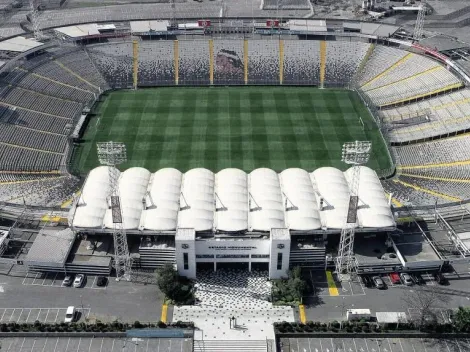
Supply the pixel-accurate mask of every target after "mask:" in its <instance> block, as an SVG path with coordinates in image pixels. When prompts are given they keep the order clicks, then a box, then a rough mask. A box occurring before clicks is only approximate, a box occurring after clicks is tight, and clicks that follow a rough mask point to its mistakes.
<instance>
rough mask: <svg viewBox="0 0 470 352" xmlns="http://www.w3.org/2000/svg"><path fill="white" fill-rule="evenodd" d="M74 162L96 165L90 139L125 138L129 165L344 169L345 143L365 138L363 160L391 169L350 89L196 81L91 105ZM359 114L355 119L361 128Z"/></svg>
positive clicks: (120, 93) (79, 165) (119, 94)
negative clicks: (368, 146)
mask: <svg viewBox="0 0 470 352" xmlns="http://www.w3.org/2000/svg"><path fill="white" fill-rule="evenodd" d="M96 111H97V115H96V116H94V117H93V118H92V119H91V120H90V121H89V124H88V127H87V130H86V132H85V134H84V136H83V140H84V142H83V143H81V145H80V146H79V147H78V149H77V150H76V151H75V155H74V158H73V166H74V168H75V169H77V168H78V169H79V170H80V172H81V173H86V172H87V171H89V170H90V169H92V168H94V167H96V166H98V165H99V163H98V159H97V155H96V143H97V142H103V141H110V140H112V141H116V142H124V143H125V144H126V146H127V153H128V162H127V163H126V164H123V165H122V168H123V169H125V168H127V167H131V166H142V167H145V168H147V169H149V170H150V171H156V170H158V169H160V168H164V167H175V168H177V169H179V170H181V171H186V170H189V169H192V168H196V167H205V168H208V169H210V170H212V171H218V170H220V169H223V168H228V167H235V168H240V169H242V170H245V171H247V172H248V171H251V170H253V169H255V168H259V167H268V168H272V169H274V170H276V171H281V170H284V169H286V168H290V167H300V168H303V169H306V170H308V171H312V170H314V169H316V168H318V167H321V166H334V167H338V168H341V169H345V168H346V167H345V165H344V164H343V163H342V162H341V161H340V159H341V147H342V144H343V143H344V142H347V141H354V140H371V141H372V146H373V154H372V157H371V159H370V161H369V166H370V167H372V168H374V169H385V168H388V167H390V163H389V158H388V153H387V149H386V146H385V144H384V142H383V140H382V138H381V136H380V133H379V131H378V129H377V127H376V125H375V124H374V122H373V120H372V117H371V116H370V114H369V112H368V111H367V109H366V108H365V107H364V106H363V104H362V103H361V101H360V98H359V97H358V96H357V95H356V93H354V92H350V91H346V90H330V89H323V90H320V89H316V88H311V87H213V88H210V87H207V88H204V87H202V88H201V87H198V88H178V87H172V88H152V89H141V90H137V91H124V90H122V91H116V92H112V93H110V94H109V96H108V97H107V98H105V100H104V102H102V103H100V105H99V106H98V107H97V109H96ZM359 117H362V119H363V121H364V124H365V126H366V128H365V129H363V128H362V126H361V124H360V122H359Z"/></svg>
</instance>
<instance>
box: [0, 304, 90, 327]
mask: <svg viewBox="0 0 470 352" xmlns="http://www.w3.org/2000/svg"><path fill="white" fill-rule="evenodd" d="M75 309H76V311H77V312H78V313H77V318H79V320H81V319H85V318H87V317H88V316H89V315H90V309H89V308H81V307H75ZM66 310H67V307H65V308H0V323H9V322H15V323H34V322H35V321H36V320H38V321H40V322H43V323H56V322H62V321H63V320H64V318H65V312H66Z"/></svg>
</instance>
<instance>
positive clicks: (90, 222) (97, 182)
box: [72, 166, 119, 228]
mask: <svg viewBox="0 0 470 352" xmlns="http://www.w3.org/2000/svg"><path fill="white" fill-rule="evenodd" d="M117 172H119V171H117ZM109 188H110V186H109V174H108V166H100V167H97V168H95V169H93V170H91V171H90V173H89V174H88V177H87V179H86V182H85V184H84V185H83V188H82V193H81V194H80V198H79V200H78V203H77V207H76V210H75V215H74V218H73V222H72V225H73V226H77V227H85V228H101V227H103V219H104V216H105V214H106V210H107V209H108V203H107V199H106V197H107V196H108V193H109Z"/></svg>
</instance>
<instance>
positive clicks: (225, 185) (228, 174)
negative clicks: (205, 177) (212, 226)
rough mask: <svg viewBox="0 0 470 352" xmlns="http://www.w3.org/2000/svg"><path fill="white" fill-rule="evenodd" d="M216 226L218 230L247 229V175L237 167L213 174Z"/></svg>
mask: <svg viewBox="0 0 470 352" xmlns="http://www.w3.org/2000/svg"><path fill="white" fill-rule="evenodd" d="M215 193H216V228H217V230H220V231H228V232H234V231H246V230H247V229H248V177H247V175H246V173H245V172H244V171H242V170H239V169H224V170H222V171H220V172H218V173H217V175H216V176H215Z"/></svg>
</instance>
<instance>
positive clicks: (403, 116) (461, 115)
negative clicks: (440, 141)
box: [379, 89, 470, 142]
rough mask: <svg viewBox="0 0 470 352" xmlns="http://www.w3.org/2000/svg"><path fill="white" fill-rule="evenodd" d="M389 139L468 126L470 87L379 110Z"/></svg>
mask: <svg viewBox="0 0 470 352" xmlns="http://www.w3.org/2000/svg"><path fill="white" fill-rule="evenodd" d="M379 114H380V116H381V118H382V121H383V122H384V124H386V125H387V127H388V129H389V135H390V137H391V138H390V139H391V141H392V142H404V141H410V140H418V139H422V138H429V137H433V136H439V135H444V134H448V133H453V132H457V131H462V130H465V129H467V128H468V126H469V119H470V90H469V89H461V90H459V91H457V92H453V93H450V94H446V95H442V96H437V97H435V98H431V99H427V100H423V101H420V102H417V103H414V104H409V105H404V106H400V107H397V108H393V109H386V110H381V111H380V112H379Z"/></svg>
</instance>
